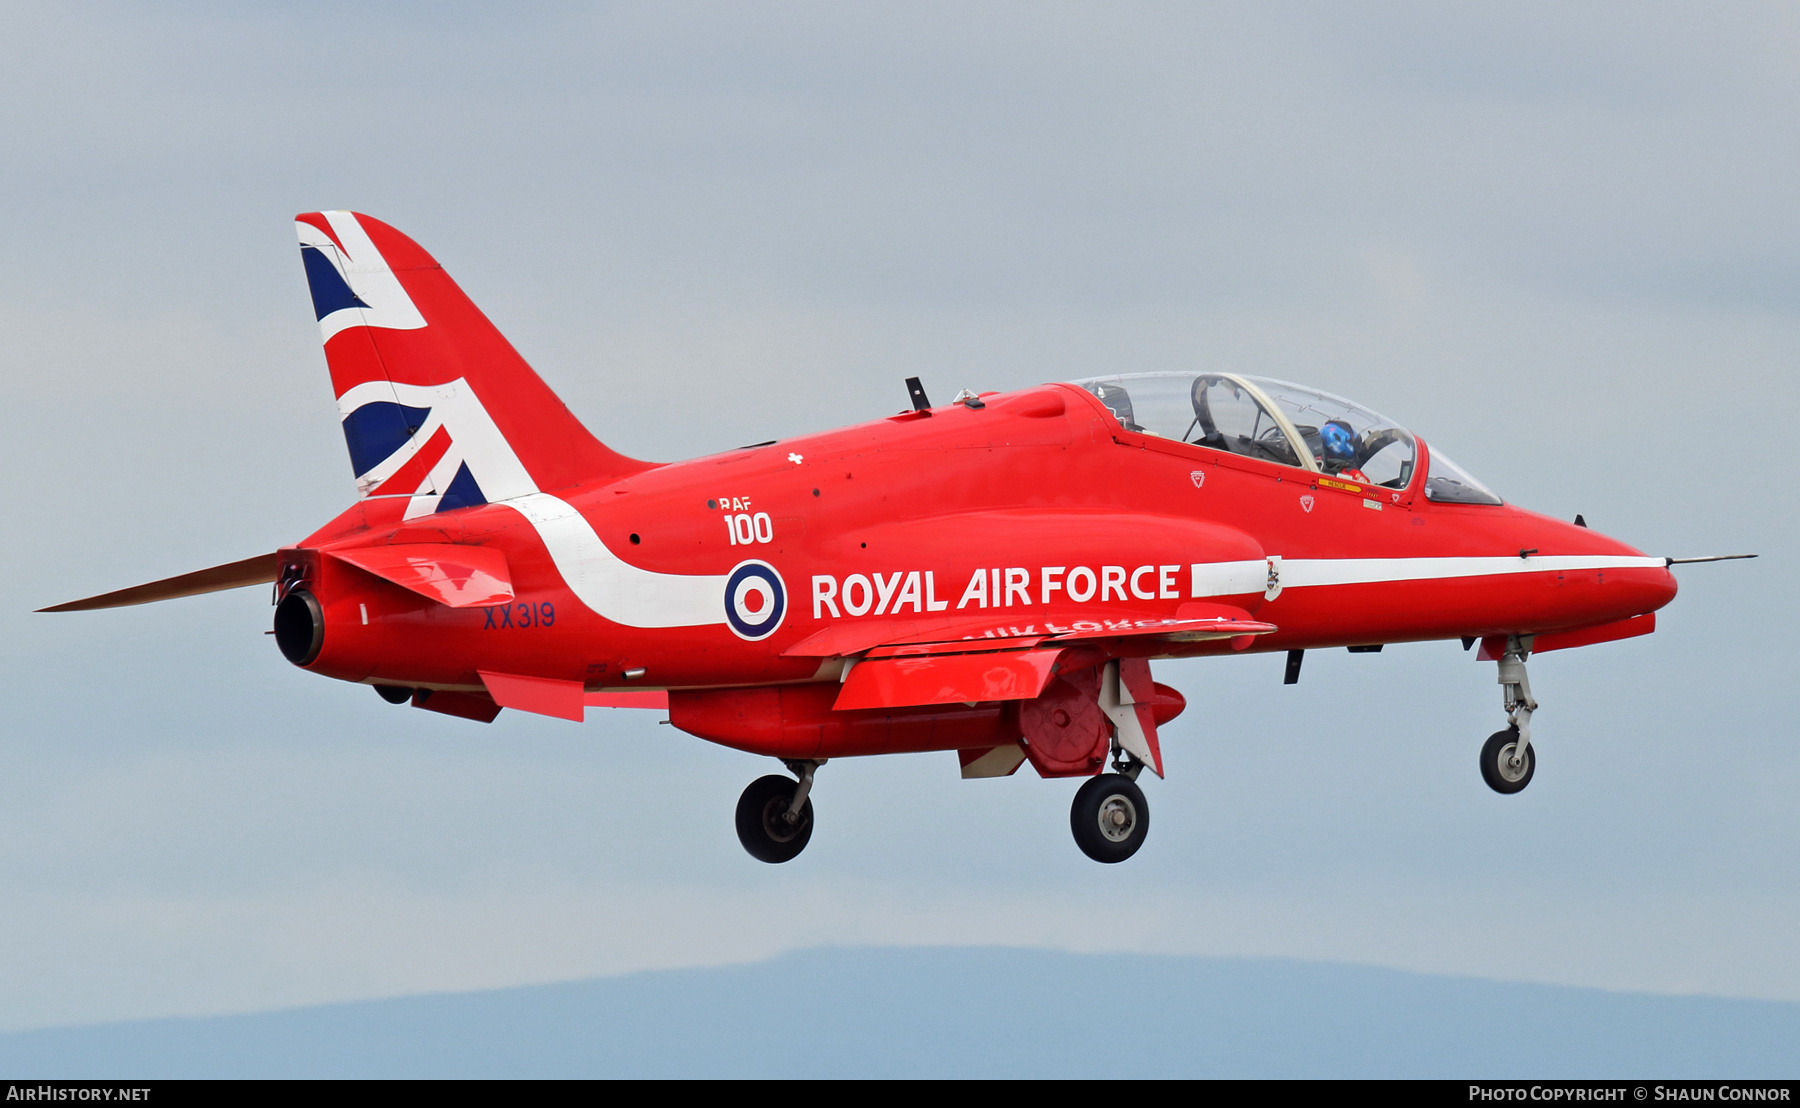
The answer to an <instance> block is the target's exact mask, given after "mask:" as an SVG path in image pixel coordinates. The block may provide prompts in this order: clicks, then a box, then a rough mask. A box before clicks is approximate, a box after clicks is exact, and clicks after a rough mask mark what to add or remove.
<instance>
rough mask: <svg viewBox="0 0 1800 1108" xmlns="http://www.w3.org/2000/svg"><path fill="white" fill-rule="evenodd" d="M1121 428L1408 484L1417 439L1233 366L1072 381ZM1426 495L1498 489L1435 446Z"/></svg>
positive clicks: (1348, 406) (1484, 499)
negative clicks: (1486, 485) (1221, 370)
mask: <svg viewBox="0 0 1800 1108" xmlns="http://www.w3.org/2000/svg"><path fill="white" fill-rule="evenodd" d="M1072 383H1073V384H1075V385H1078V386H1080V387H1081V388H1084V389H1086V390H1087V391H1089V392H1091V393H1093V394H1094V395H1095V396H1096V397H1098V398H1099V400H1100V403H1102V404H1104V405H1105V406H1106V408H1107V410H1108V411H1110V412H1111V413H1112V414H1113V417H1114V418H1115V419H1117V420H1118V421H1119V425H1120V426H1122V427H1124V428H1125V429H1126V430H1127V431H1137V432H1140V433H1142V434H1147V435H1155V436H1158V437H1159V438H1166V439H1174V440H1176V441H1179V442H1187V443H1193V444H1194V445H1196V446H1203V447H1207V448H1209V449H1212V450H1224V451H1228V452H1230V453H1232V454H1240V455H1243V456H1244V457H1247V458H1260V459H1262V460H1263V461H1268V462H1274V463H1276V464H1278V465H1286V466H1295V467H1297V468H1300V469H1305V470H1310V471H1312V472H1314V473H1319V474H1324V475H1327V476H1335V477H1341V478H1343V479H1344V480H1348V481H1356V482H1359V483H1361V484H1367V485H1380V486H1382V487H1384V488H1390V489H1404V488H1406V487H1407V485H1408V484H1409V483H1411V481H1412V477H1413V465H1414V463H1415V461H1416V460H1417V455H1418V448H1417V445H1416V444H1415V443H1414V441H1413V437H1412V435H1410V434H1408V433H1407V431H1406V430H1405V429H1404V428H1402V427H1400V426H1399V425H1397V424H1395V423H1394V422H1393V421H1392V420H1390V419H1386V418H1384V417H1382V416H1379V415H1376V414H1375V413H1374V412H1371V411H1369V410H1368V409H1367V408H1364V407H1362V406H1361V405H1358V404H1352V403H1351V402H1350V401H1348V400H1345V399H1344V398H1343V397H1341V396H1333V395H1331V394H1330V393H1326V392H1320V391H1318V390H1317V389H1309V388H1306V387H1305V386H1302V385H1295V384H1290V383H1289V382H1287V381H1276V380H1272V379H1270V378H1267V377H1248V376H1244V375H1241V374H1236V373H1198V374H1195V373H1127V374H1120V375H1118V376H1115V377H1090V378H1087V379H1085V380H1081V381H1075V382H1072ZM1425 495H1426V496H1427V497H1428V498H1430V499H1432V500H1435V501H1440V502H1447V503H1458V504H1498V503H1500V498H1499V497H1497V496H1495V495H1494V494H1493V493H1491V492H1489V491H1488V490H1487V489H1486V488H1484V487H1483V486H1482V485H1481V483H1480V482H1479V481H1476V480H1475V479H1474V478H1473V477H1470V476H1469V475H1468V474H1467V473H1465V472H1463V470H1462V469H1461V468H1459V467H1458V466H1456V464H1455V463H1453V462H1451V461H1450V459H1448V458H1446V457H1444V456H1443V455H1442V454H1440V453H1439V452H1438V451H1437V449H1436V448H1435V447H1434V448H1433V449H1432V451H1431V473H1430V474H1429V476H1428V477H1427V478H1426V482H1425Z"/></svg>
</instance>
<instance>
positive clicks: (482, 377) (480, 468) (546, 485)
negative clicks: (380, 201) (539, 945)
mask: <svg viewBox="0 0 1800 1108" xmlns="http://www.w3.org/2000/svg"><path fill="white" fill-rule="evenodd" d="M294 226H295V230H296V231H297V232H298V233H299V236H300V257H301V260H302V261H303V262H304V263H305V267H306V280H307V284H308V285H309V286H310V287H311V290H312V300H313V312H314V314H315V315H316V316H317V317H318V320H319V331H320V336H321V338H322V340H323V342H324V344H325V361H326V363H327V365H328V366H329V367H330V370H331V385H332V390H333V392H334V393H335V394H336V396H337V401H338V414H339V416H340V417H341V418H342V420H343V428H344V441H345V444H346V445H347V446H348V447H349V448H350V465H351V469H352V470H353V471H354V472H355V474H356V487H357V491H358V492H359V493H361V494H362V495H363V496H365V497H372V496H379V497H405V498H406V499H407V507H406V512H405V514H406V516H407V517H409V518H410V517H413V516H419V515H425V514H428V513H431V512H438V511H448V510H450V509H452V508H462V507H468V506H470V505H475V504H485V503H489V502H492V501H498V500H508V499H511V498H513V497H516V496H523V495H525V494H527V493H533V492H548V491H552V490H556V489H562V488H567V487H569V486H571V485H575V484H579V483H581V482H584V481H591V480H595V479H604V478H609V477H624V476H627V475H629V474H631V473H635V472H638V471H640V470H643V469H646V468H648V463H645V462H640V461H637V460H635V459H632V458H627V457H625V456H624V455H622V454H619V453H616V452H614V451H612V450H609V449H608V448H607V447H606V446H605V445H604V444H602V443H601V442H600V441H599V440H598V439H596V438H594V436H593V435H591V434H589V433H588V430H587V428H585V427H583V426H582V425H581V422H580V421H579V420H577V419H576V418H575V416H574V415H573V414H572V413H570V411H569V409H568V408H567V407H565V406H564V405H563V402H562V401H561V400H559V399H557V397H556V394H555V393H553V392H551V391H550V388H549V386H547V385H545V384H544V382H543V380H542V379H541V378H539V377H538V375H537V374H536V373H534V372H533V371H532V369H531V366H529V365H527V364H526V362H525V359H524V358H522V357H520V356H519V352H518V351H516V350H514V349H513V347H512V344H511V343H509V342H507V341H506V338H505V337H504V336H503V335H501V334H500V332H499V331H498V330H497V329H496V328H495V327H494V325H493V324H492V323H490V322H488V318H487V317H486V316H485V315H483V314H482V313H481V309H479V308H477V307H476V306H475V305H474V303H473V302H472V301H470V299H469V298H468V297H467V296H466V295H464V293H463V291H462V290H461V289H460V288H458V287H457V286H456V282H454V281H452V280H451V279H450V275H449V274H447V273H445V272H444V268H443V267H442V266H440V265H439V264H438V263H437V261H436V260H435V259H433V258H432V256H431V255H430V254H427V253H426V252H425V251H424V249H422V248H421V247H420V246H419V245H418V244H417V243H415V242H413V241H412V240H411V239H409V238H407V237H406V236H405V235H403V234H401V233H400V232H399V231H396V230H394V229H393V228H392V227H389V226H388V225H387V224H385V223H383V222H381V221H380V220H378V219H374V218H371V217H369V216H366V215H359V214H357V213H355V212H308V213H306V214H304V215H299V216H296V217H295V219H294Z"/></svg>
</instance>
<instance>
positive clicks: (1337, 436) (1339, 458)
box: [1319, 419, 1368, 482]
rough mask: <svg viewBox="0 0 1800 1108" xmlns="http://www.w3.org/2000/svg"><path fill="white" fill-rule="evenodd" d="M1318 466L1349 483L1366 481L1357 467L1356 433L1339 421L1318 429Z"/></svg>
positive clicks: (1335, 420) (1332, 421) (1329, 422)
mask: <svg viewBox="0 0 1800 1108" xmlns="http://www.w3.org/2000/svg"><path fill="white" fill-rule="evenodd" d="M1319 445H1320V448H1321V449H1320V455H1321V456H1320V458H1319V466H1320V468H1321V469H1323V470H1324V471H1325V472H1326V473H1330V474H1335V475H1336V476H1339V477H1343V478H1345V479H1347V480H1350V481H1365V482H1366V481H1368V478H1367V477H1365V476H1363V471H1362V470H1360V469H1358V468H1356V465H1357V454H1358V453H1359V451H1358V450H1357V441H1356V432H1355V431H1353V430H1352V429H1351V427H1350V425H1349V424H1348V423H1345V422H1344V421H1343V420H1341V419H1334V420H1330V421H1328V422H1327V423H1326V424H1325V425H1324V426H1323V427H1321V428H1319Z"/></svg>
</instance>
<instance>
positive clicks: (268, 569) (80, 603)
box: [38, 553, 276, 612]
mask: <svg viewBox="0 0 1800 1108" xmlns="http://www.w3.org/2000/svg"><path fill="white" fill-rule="evenodd" d="M275 570H276V556H275V554H274V553H268V554H258V555H257V556H256V557H254V558H245V559H244V560H243V561H241V562H227V563H226V564H224V565H222V566H213V567H212V568H211V569H199V570H195V571H194V572H192V573H183V574H181V575H180V576H178V577H165V578H163V579H162V580H161V581H152V582H150V583H149V584H147V585H133V586H132V587H131V588H129V589H119V590H117V591H115V592H105V593H101V594H100V595H99V596H90V597H88V598H87V599H85V600H71V601H69V602H68V603H66V604H53V605H51V606H50V607H48V608H39V609H38V611H40V612H90V611H93V610H94V609H96V608H126V607H130V606H131V605H133V604H151V603H154V602H156V601H158V600H174V599H176V598H177V597H183V596H199V595H201V594H202V593H209V592H221V591H223V590H225V589H241V588H245V587H247V586H249V585H267V584H270V583H272V582H273V581H274V580H275Z"/></svg>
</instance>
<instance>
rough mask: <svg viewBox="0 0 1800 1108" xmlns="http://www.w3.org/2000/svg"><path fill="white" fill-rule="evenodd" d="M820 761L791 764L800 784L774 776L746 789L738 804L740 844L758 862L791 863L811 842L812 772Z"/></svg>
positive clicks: (753, 783) (757, 780)
mask: <svg viewBox="0 0 1800 1108" xmlns="http://www.w3.org/2000/svg"><path fill="white" fill-rule="evenodd" d="M819 765H820V763H818V762H795V763H790V768H792V769H793V770H794V772H795V773H796V774H798V775H799V777H800V779H799V780H798V781H796V780H794V779H793V778H791V777H783V776H781V775H780V774H778V773H771V774H769V775H768V776H767V777H758V778H757V779H756V780H754V781H752V782H750V784H749V786H748V787H747V788H745V789H744V792H743V795H742V796H740V797H738V803H737V833H738V841H739V842H741V843H743V844H744V849H745V850H746V851H748V852H749V854H750V857H752V858H755V859H756V860H757V861H759V862H770V863H778V862H790V861H792V860H794V859H795V858H797V857H799V856H800V852H801V851H802V850H805V849H806V844H807V843H808V842H809V841H811V839H812V832H813V806H812V798H811V797H810V796H808V795H807V794H808V793H809V792H811V791H812V782H813V771H814V770H816V769H817V768H818V767H819Z"/></svg>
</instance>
